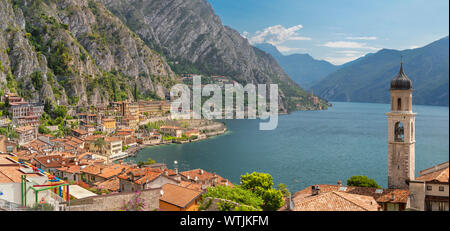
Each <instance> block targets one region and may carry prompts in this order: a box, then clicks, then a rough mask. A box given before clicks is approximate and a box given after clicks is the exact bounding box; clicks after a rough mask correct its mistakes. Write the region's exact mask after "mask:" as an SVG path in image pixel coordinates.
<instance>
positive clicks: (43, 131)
mask: <svg viewBox="0 0 450 231" xmlns="http://www.w3.org/2000/svg"><path fill="white" fill-rule="evenodd" d="M39 133H41V134H50V133H51V132H50V130H49V129H48V128H46V127H45V126H44V125H43V124H41V125H39Z"/></svg>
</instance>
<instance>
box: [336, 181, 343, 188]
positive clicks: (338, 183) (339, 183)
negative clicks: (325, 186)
mask: <svg viewBox="0 0 450 231" xmlns="http://www.w3.org/2000/svg"><path fill="white" fill-rule="evenodd" d="M337 186H338V187H339V188H340V187H341V186H342V181H341V180H338V181H337Z"/></svg>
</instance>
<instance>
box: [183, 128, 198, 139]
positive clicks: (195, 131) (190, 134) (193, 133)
mask: <svg viewBox="0 0 450 231" xmlns="http://www.w3.org/2000/svg"><path fill="white" fill-rule="evenodd" d="M184 134H185V135H186V137H193V136H196V137H199V136H200V131H199V130H198V129H191V130H188V131H185V132H184Z"/></svg>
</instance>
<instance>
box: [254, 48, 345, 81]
mask: <svg viewBox="0 0 450 231" xmlns="http://www.w3.org/2000/svg"><path fill="white" fill-rule="evenodd" d="M255 46H256V47H258V48H259V49H261V50H263V51H265V52H267V53H269V54H270V55H272V56H273V57H274V58H275V59H276V60H277V62H278V63H279V64H280V66H281V67H282V68H283V69H284V71H286V73H287V74H288V75H289V76H290V77H291V78H292V80H294V81H295V82H296V83H298V84H300V86H302V87H304V88H305V89H309V88H310V87H311V86H312V85H313V84H314V83H316V82H318V81H319V80H322V79H323V78H325V77H326V76H327V75H329V74H330V73H332V72H334V71H336V70H337V69H339V68H340V66H336V65H333V64H331V63H329V62H327V61H324V60H316V59H314V58H313V57H311V56H310V55H309V54H292V55H283V54H282V53H281V52H280V51H279V50H278V49H277V48H276V47H275V46H273V45H272V44H268V43H262V44H256V45H255Z"/></svg>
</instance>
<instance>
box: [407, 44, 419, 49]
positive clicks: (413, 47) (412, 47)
mask: <svg viewBox="0 0 450 231" xmlns="http://www.w3.org/2000/svg"><path fill="white" fill-rule="evenodd" d="M419 47H420V46H417V45H414V46H410V47H409V49H417V48H419Z"/></svg>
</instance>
